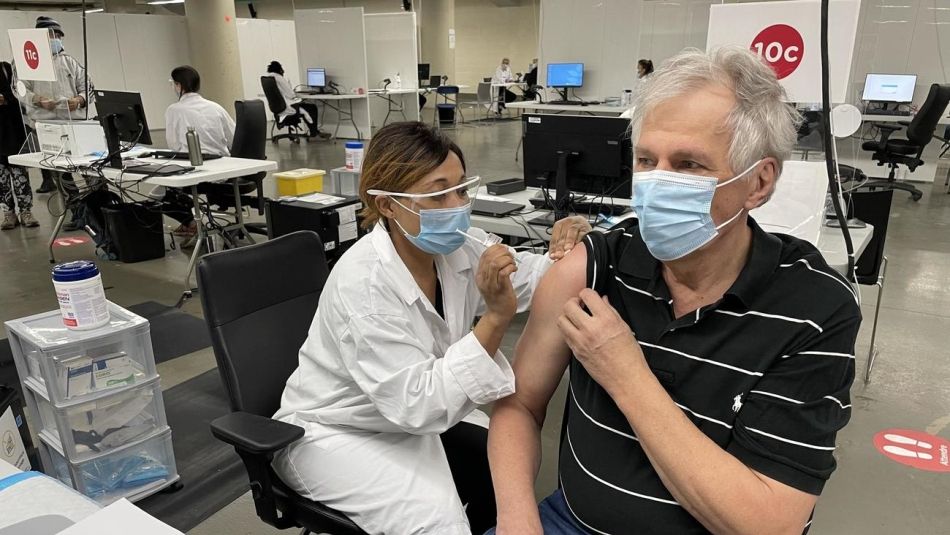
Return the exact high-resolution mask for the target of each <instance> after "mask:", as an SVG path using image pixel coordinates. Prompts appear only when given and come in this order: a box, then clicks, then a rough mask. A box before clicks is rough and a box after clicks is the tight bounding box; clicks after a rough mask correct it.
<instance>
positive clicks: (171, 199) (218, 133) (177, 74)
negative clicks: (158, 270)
mask: <svg viewBox="0 0 950 535" xmlns="http://www.w3.org/2000/svg"><path fill="white" fill-rule="evenodd" d="M171 83H172V87H173V89H174V91H175V94H176V95H178V102H175V103H173V104H171V105H170V106H168V108H167V109H166V110H165V143H166V144H167V145H168V150H173V151H176V152H188V138H187V134H188V128H189V127H191V128H194V129H195V133H197V134H198V140H199V142H200V143H201V152H202V153H203V154H214V155H217V156H229V155H230V154H231V143H232V142H233V141H234V119H232V118H231V116H230V115H228V112H227V111H225V110H224V108H222V107H221V105H220V104H218V103H217V102H214V101H211V100H208V99H206V98H204V97H203V96H201V94H200V93H198V91H200V90H201V75H200V74H198V71H197V69H195V68H194V67H192V66H190V65H182V66H180V67H175V68H174V69H172V73H171ZM179 163H181V162H179ZM184 163H187V162H184ZM199 191H201V188H199ZM150 195H151V196H153V197H160V198H162V202H163V205H164V206H163V208H162V212H163V213H164V214H165V215H167V216H169V217H171V218H172V219H175V220H176V221H178V222H179V223H180V225H179V226H178V228H176V229H175V230H174V231H173V233H174V234H175V235H176V236H180V237H183V238H185V240H184V241H183V242H182V244H181V246H182V247H183V248H189V247H191V246H193V245H194V244H195V240H196V236H197V232H198V224H197V222H195V216H194V212H193V207H194V202H193V201H192V199H191V196H190V195H188V194H186V193H184V192H183V191H181V190H179V189H177V188H164V187H162V186H159V187H157V188H155V189H154V190H152V192H151V193H150Z"/></svg>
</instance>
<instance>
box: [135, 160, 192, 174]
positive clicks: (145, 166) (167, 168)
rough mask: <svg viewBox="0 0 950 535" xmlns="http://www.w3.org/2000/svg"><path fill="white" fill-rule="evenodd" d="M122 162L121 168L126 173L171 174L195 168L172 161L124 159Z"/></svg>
mask: <svg viewBox="0 0 950 535" xmlns="http://www.w3.org/2000/svg"><path fill="white" fill-rule="evenodd" d="M124 164H125V168H124V169H123V170H124V171H125V172H126V173H129V174H136V175H150V176H173V175H181V174H184V173H187V172H189V171H194V170H195V168H194V167H191V166H190V165H178V164H174V163H149V162H143V161H140V160H126V161H125V162H124Z"/></svg>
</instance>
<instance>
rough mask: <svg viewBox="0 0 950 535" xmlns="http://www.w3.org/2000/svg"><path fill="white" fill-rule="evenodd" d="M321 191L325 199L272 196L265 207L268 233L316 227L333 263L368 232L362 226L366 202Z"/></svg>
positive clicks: (271, 236)
mask: <svg viewBox="0 0 950 535" xmlns="http://www.w3.org/2000/svg"><path fill="white" fill-rule="evenodd" d="M319 195H321V198H320V201H321V202H313V201H307V200H305V199H306V197H307V196H303V197H300V198H296V199H293V200H284V201H281V200H279V199H276V200H275V199H268V200H267V206H266V207H265V208H266V217H267V237H268V238H271V239H273V238H276V237H278V236H283V235H284V234H290V233H291V232H296V231H298V230H312V231H313V232H316V233H317V234H318V235H319V236H320V239H321V240H322V241H323V249H324V254H325V255H326V258H327V264H329V265H330V267H333V264H335V263H336V261H337V260H339V259H340V257H341V256H343V253H344V252H346V250H347V249H349V248H350V247H352V246H353V244H354V243H356V240H357V239H359V238H360V237H362V236H363V235H365V234H366V231H365V230H363V229H362V228H360V226H359V223H360V218H359V216H358V214H359V212H360V210H362V209H363V203H361V202H360V199H359V197H354V196H329V195H324V194H319Z"/></svg>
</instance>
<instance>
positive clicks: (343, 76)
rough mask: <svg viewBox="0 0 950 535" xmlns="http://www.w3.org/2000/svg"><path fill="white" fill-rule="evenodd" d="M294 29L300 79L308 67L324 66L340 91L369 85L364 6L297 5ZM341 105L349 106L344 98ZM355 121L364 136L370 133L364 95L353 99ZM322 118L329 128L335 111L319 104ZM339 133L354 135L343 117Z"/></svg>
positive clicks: (329, 78) (364, 89)
mask: <svg viewBox="0 0 950 535" xmlns="http://www.w3.org/2000/svg"><path fill="white" fill-rule="evenodd" d="M294 22H295V28H296V33H297V57H298V59H299V64H300V69H301V72H300V75H299V78H298V80H299V79H303V77H304V75H305V74H306V69H307V67H324V68H326V70H327V79H328V80H332V81H334V82H336V83H337V84H339V85H340V90H341V92H347V93H352V92H353V90H354V89H358V88H362V89H363V91H364V92H365V91H366V89H368V87H369V84H368V83H367V75H366V38H365V32H364V29H363V8H361V7H356V8H342V9H298V10H297V11H296V12H295V13H294ZM337 102H343V105H344V106H347V107H348V104H346V103H345V101H337ZM352 102H353V111H354V115H355V121H356V124H357V125H358V126H359V128H360V130H361V131H362V134H363V136H364V137H369V136H370V128H369V125H370V123H369V106H368V104H367V99H357V100H353V101H352ZM320 112H321V121H322V122H324V123H328V124H327V125H326V126H325V127H324V128H328V129H329V128H330V125H332V124H334V122H335V121H336V120H337V117H336V113H335V112H334V111H333V110H332V109H330V108H329V107H323V106H321V109H320ZM340 137H350V138H354V137H356V132H355V130H354V128H353V126H352V125H351V124H350V123H349V121H346V122H344V123H342V124H341V126H340Z"/></svg>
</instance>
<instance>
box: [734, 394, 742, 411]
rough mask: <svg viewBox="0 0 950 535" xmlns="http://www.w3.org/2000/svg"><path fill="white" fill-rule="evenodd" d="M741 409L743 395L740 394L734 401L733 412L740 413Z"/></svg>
mask: <svg viewBox="0 0 950 535" xmlns="http://www.w3.org/2000/svg"><path fill="white" fill-rule="evenodd" d="M741 408H742V394H738V395H736V397H735V398H733V400H732V412H739V409H741Z"/></svg>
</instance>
